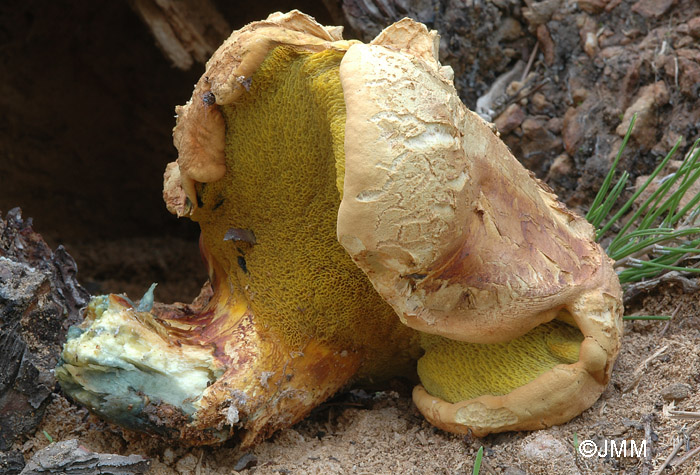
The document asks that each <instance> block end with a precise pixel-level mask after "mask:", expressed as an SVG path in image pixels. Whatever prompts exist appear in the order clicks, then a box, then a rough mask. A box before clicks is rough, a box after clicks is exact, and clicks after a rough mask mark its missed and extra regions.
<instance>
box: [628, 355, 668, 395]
mask: <svg viewBox="0 0 700 475" xmlns="http://www.w3.org/2000/svg"><path fill="white" fill-rule="evenodd" d="M667 349H668V345H666V346H664V347H663V348H660V349H658V350H656V352H655V353H654V354H653V355H651V356H650V357H649V358H647V359H645V360H644V361H642V363H641V364H640V365H639V366H638V367H637V369H635V370H634V373H632V382H631V383H630V384H629V385H628V386H627V387H626V388H625V389H623V390H622V392H623V393H628V392H630V391H631V390H632V389H634V388H635V387H636V386H637V384H639V381H641V379H642V375H643V374H644V370H645V369H646V367H647V365H648V364H649V363H651V361H653V360H654V359H656V358H658V357H659V356H661V355H662V354H663V352H664V351H666V350H667Z"/></svg>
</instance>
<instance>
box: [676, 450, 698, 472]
mask: <svg viewBox="0 0 700 475" xmlns="http://www.w3.org/2000/svg"><path fill="white" fill-rule="evenodd" d="M697 454H700V445H698V446H697V447H695V448H694V449H693V450H691V451H690V452H688V453H687V454H685V455H684V456H683V457H681V458H680V459H678V461H677V462H675V463H674V464H673V468H677V467H680V466H681V465H683V464H684V463H685V462H687V461H688V460H690V459H691V458H693V457H695V456H696V455H697Z"/></svg>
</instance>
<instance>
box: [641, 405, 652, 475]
mask: <svg viewBox="0 0 700 475" xmlns="http://www.w3.org/2000/svg"><path fill="white" fill-rule="evenodd" d="M653 420H654V414H647V415H645V416H644V417H643V418H642V423H643V424H644V439H645V440H646V443H647V445H646V450H645V451H644V461H643V462H642V463H643V465H644V466H643V468H642V474H644V475H649V471H650V470H651V460H652V453H653V452H654V447H653V444H654V439H653V438H652V434H653V433H654V432H653V430H652V427H651V423H652V422H653Z"/></svg>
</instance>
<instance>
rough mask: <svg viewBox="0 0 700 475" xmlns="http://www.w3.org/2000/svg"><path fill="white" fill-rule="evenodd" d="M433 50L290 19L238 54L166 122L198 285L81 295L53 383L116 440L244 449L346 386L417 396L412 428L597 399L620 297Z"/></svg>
mask: <svg viewBox="0 0 700 475" xmlns="http://www.w3.org/2000/svg"><path fill="white" fill-rule="evenodd" d="M437 50H438V40H437V35H436V34H435V32H429V31H428V30H427V29H426V28H425V27H424V26H423V25H421V24H418V23H416V22H413V21H411V20H402V21H400V22H398V23H397V24H395V25H392V26H391V27H389V28H387V30H385V31H384V32H382V33H381V34H380V35H379V36H378V37H377V38H376V39H375V40H374V41H373V42H372V43H371V44H369V45H365V44H361V43H359V42H354V41H345V40H342V38H341V36H340V31H339V30H338V29H337V28H334V27H323V26H321V25H319V24H317V23H316V22H315V21H314V20H313V19H311V18H310V17H307V16H305V15H303V14H302V13H300V12H296V11H294V12H290V13H287V14H279V13H277V14H273V15H271V16H270V17H269V18H268V19H267V20H265V21H262V22H255V23H252V24H250V25H248V26H246V27H245V28H243V29H242V30H239V31H237V32H234V33H233V35H232V36H231V38H229V40H227V42H225V43H224V44H223V45H222V46H221V47H220V48H219V50H218V51H217V52H216V53H215V54H214V56H213V57H212V58H211V59H210V61H209V62H208V64H207V71H206V73H205V74H204V76H203V77H202V79H200V81H199V82H198V83H197V85H196V86H195V91H194V94H193V97H192V99H191V101H190V102H188V103H187V104H186V105H185V106H182V107H179V108H177V111H178V121H177V126H176V127H175V130H174V134H173V136H174V141H175V145H176V146H177V148H178V151H179V158H178V161H177V162H176V163H174V164H170V165H169V166H168V168H167V170H166V174H165V188H164V198H165V201H166V204H167V206H168V209H169V210H171V211H172V212H174V213H176V214H178V215H179V216H187V217H189V218H190V219H193V220H194V221H196V222H197V223H199V225H200V227H201V231H202V234H201V239H200V249H201V251H202V255H203V258H204V260H205V262H206V264H207V266H208V269H209V276H210V287H207V288H206V289H207V290H205V291H203V294H202V295H201V296H200V297H199V298H198V300H197V301H196V302H195V303H193V304H191V305H183V304H174V305H170V306H165V305H156V306H155V307H154V308H153V310H148V309H147V308H145V307H143V306H142V305H141V304H140V305H138V306H136V305H134V304H132V303H131V302H130V301H128V300H127V299H125V298H124V297H120V296H115V295H110V296H102V297H96V298H95V300H93V303H92V304H91V307H90V309H89V310H88V312H87V316H86V319H85V321H84V322H83V324H82V325H81V326H80V328H79V329H76V330H74V331H73V332H72V333H71V334H70V335H69V339H68V341H67V343H66V345H65V347H64V351H63V355H62V361H61V363H60V364H59V367H58V368H57V376H58V378H59V380H60V381H61V384H62V385H63V387H64V389H65V390H66V392H67V393H68V394H70V395H71V396H72V397H73V398H75V399H76V400H78V401H80V402H81V403H83V404H85V405H86V406H87V407H89V408H90V409H91V410H92V411H94V412H97V413H98V414H101V415H102V416H104V417H106V418H108V419H110V420H113V421H115V422H117V423H120V424H122V425H125V426H127V427H130V428H134V429H138V430H144V431H149V432H155V433H159V434H161V435H164V436H166V437H171V438H175V439H179V440H181V441H182V442H184V443H189V444H205V443H216V442H220V441H222V440H224V439H226V438H228V437H230V436H232V435H236V436H238V437H240V439H241V442H242V443H243V445H246V446H249V445H252V444H254V443H255V442H257V441H259V440H261V439H262V438H264V437H267V436H269V435H270V434H271V433H272V432H274V431H275V430H277V429H279V428H283V427H287V426H289V425H291V424H293V423H294V422H296V421H298V420H300V419H301V418H303V417H304V416H305V415H306V414H308V412H309V411H310V410H311V409H313V408H314V407H315V406H317V405H318V404H320V403H321V402H323V401H324V400H325V399H326V398H327V397H329V396H330V395H332V394H333V393H335V392H336V391H338V390H339V389H341V388H342V387H344V386H346V385H348V384H350V383H352V382H372V383H376V382H378V381H381V380H385V379H386V378H390V377H395V376H407V377H414V375H415V373H416V368H417V373H418V376H419V378H420V380H421V383H422V384H421V385H418V386H417V387H416V389H415V390H414V401H415V402H416V404H417V406H418V408H419V409H420V410H421V412H422V413H423V414H425V416H426V417H427V418H428V420H429V421H430V422H432V423H433V424H435V425H437V426H438V427H441V428H443V429H446V430H450V431H453V432H467V431H472V432H473V433H475V434H476V435H483V434H486V433H489V432H497V431H502V430H514V429H516V430H517V429H532V428H538V427H544V426H547V425H551V424H556V423H561V422H564V421H566V420H568V419H570V418H571V417H574V416H575V415H577V414H578V413H580V412H581V411H582V410H584V409H585V408H587V407H589V406H590V405H591V404H592V403H593V402H594V401H595V400H596V399H597V397H598V396H599V395H600V393H601V392H602V390H603V388H604V386H605V384H606V383H607V381H608V379H609V377H610V371H611V368H612V363H613V362H614V359H615V357H616V355H617V352H618V349H619V339H620V334H621V311H622V306H621V300H620V298H621V292H620V287H619V283H618V282H617V278H616V276H615V274H614V272H612V268H611V265H610V261H609V259H608V258H607V257H606V256H605V255H604V254H603V252H602V250H601V249H600V247H599V246H597V244H595V243H594V242H593V239H592V229H591V227H590V225H588V224H587V223H586V222H585V221H584V220H583V219H582V218H580V217H578V216H576V215H574V214H573V213H571V212H569V211H568V210H566V209H565V208H564V207H563V206H562V205H561V204H560V203H558V202H557V201H556V198H555V197H554V196H553V195H552V194H551V193H550V192H549V191H548V190H546V189H545V188H544V187H543V185H541V184H540V183H539V182H538V181H537V180H536V179H534V178H533V177H532V176H531V175H530V174H528V172H527V171H525V170H524V169H523V168H522V166H521V165H520V164H519V163H518V162H517V160H515V159H514V158H513V157H512V155H510V152H509V151H508V150H507V148H506V147H505V145H503V143H502V142H501V141H500V139H498V137H497V136H496V135H495V134H494V133H493V132H492V131H491V129H490V128H489V127H488V125H487V124H485V123H484V122H483V121H482V120H481V119H479V118H478V117H477V116H475V115H474V114H472V113H471V112H469V111H468V110H467V109H466V108H465V107H464V105H463V104H462V103H461V102H460V101H459V98H458V97H457V94H456V92H455V90H454V87H453V85H452V81H451V70H450V69H449V68H446V67H443V66H441V65H440V63H439V62H438V60H437Z"/></svg>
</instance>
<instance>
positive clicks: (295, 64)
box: [193, 47, 583, 402]
mask: <svg viewBox="0 0 700 475" xmlns="http://www.w3.org/2000/svg"><path fill="white" fill-rule="evenodd" d="M343 54H344V52H343V51H335V50H326V51H323V52H320V53H310V52H303V51H298V50H295V49H293V48H288V47H277V48H275V49H274V50H273V51H272V52H271V53H270V54H269V55H268V57H267V58H266V59H265V61H264V62H263V64H262V65H261V66H260V68H259V69H258V70H257V72H256V73H255V75H254V76H253V77H252V82H251V84H250V88H249V91H247V93H245V94H244V95H243V96H242V97H241V98H240V99H239V100H238V101H237V102H236V103H235V104H232V105H228V106H224V107H223V108H222V111H223V114H224V118H225V121H226V169H227V171H226V175H225V176H224V177H223V178H222V179H221V180H218V181H216V182H214V183H207V184H198V185H197V194H198V200H199V201H200V202H199V203H198V207H197V209H196V211H195V212H194V214H193V219H194V220H195V221H198V222H199V224H200V226H201V228H202V236H203V240H204V243H205V245H206V247H207V248H208V249H209V250H210V252H211V253H212V254H213V255H215V256H216V257H217V259H219V260H220V262H221V263H222V265H224V266H225V267H226V268H227V270H228V275H229V278H230V279H231V280H232V281H233V282H235V283H237V286H238V287H239V288H241V289H244V293H245V294H246V295H247V298H248V299H249V303H250V305H251V308H252V309H253V311H254V314H255V315H256V317H257V318H259V319H260V321H261V322H262V323H263V324H265V325H267V326H269V327H270V328H271V329H273V330H275V331H278V332H279V334H280V335H282V336H283V337H284V338H285V339H286V340H287V341H288V343H289V344H290V345H291V346H293V347H298V348H301V347H302V346H303V345H304V344H305V343H307V342H308V341H309V340H310V339H312V338H315V339H320V340H322V341H324V342H327V343H329V344H330V345H333V346H337V348H349V349H353V350H358V349H359V350H362V351H364V352H365V353H366V363H365V364H364V366H363V368H362V369H361V372H360V375H359V376H360V378H371V379H374V378H381V377H386V376H391V375H396V374H402V372H403V371H404V370H405V368H406V367H407V366H408V365H409V364H410V361H411V360H414V359H415V358H416V357H417V356H418V355H419V354H420V349H419V348H418V347H419V345H420V346H422V348H423V350H424V351H425V354H424V356H423V357H422V358H421V359H420V361H419V363H418V372H419V376H420V378H421V381H422V383H423V384H424V386H425V387H426V389H427V390H428V391H429V392H430V393H431V394H433V395H434V396H438V397H441V398H442V399H444V400H446V401H448V402H458V401H462V400H466V399H471V398H474V397H477V396H480V395H483V394H492V395H502V394H506V393H508V392H510V391H512V390H513V389H515V388H517V387H520V386H522V385H524V384H527V383H528V382H530V381H532V380H533V379H535V378H536V377H537V376H539V375H541V374H542V373H544V372H546V371H548V370H549V369H551V368H553V367H554V366H556V365H558V364H570V363H573V362H575V361H576V360H577V359H578V349H579V346H580V342H581V341H582V338H583V337H582V335H581V333H580V332H579V331H578V330H577V329H575V328H573V327H571V326H569V325H567V324H565V323H563V322H559V321H554V322H550V323H547V324H544V325H540V326H539V327H536V328H535V329H534V330H532V331H531V332H529V333H527V334H526V335H523V336H522V337H520V338H517V339H515V340H513V341H510V342H507V343H502V344H493V345H485V344H478V343H465V342H457V341H453V340H449V339H447V338H444V337H438V336H434V335H428V334H424V333H420V332H416V331H414V330H411V329H409V328H407V327H405V326H403V325H402V324H401V323H400V322H399V319H398V318H397V316H396V315H395V313H394V311H393V310H392V309H391V307H389V305H388V304H387V303H386V302H384V300H383V299H382V298H381V297H380V296H379V295H378V294H377V293H376V291H375V290H374V288H373V287H372V285H371V283H370V282H369V280H368V279H367V278H366V277H365V275H364V274H363V273H362V271H361V270H360V269H359V268H358V267H357V266H356V265H355V264H354V263H353V262H352V260H351V259H350V257H349V256H348V255H347V253H346V252H345V250H344V249H343V248H342V247H341V246H340V244H339V243H338V241H337V238H336V218H337V212H338V207H339V204H340V200H341V198H342V190H343V177H344V152H343V147H344V135H345V134H344V127H345V104H344V100H343V91H342V88H341V85H340V79H339V73H338V67H339V64H340V62H341V60H342V58H343ZM230 229H243V230H249V231H252V232H253V234H254V236H255V242H254V243H252V242H248V241H246V240H238V241H237V240H224V237H225V235H226V233H227V231H228V230H230ZM403 374H405V372H404V373H403Z"/></svg>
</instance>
